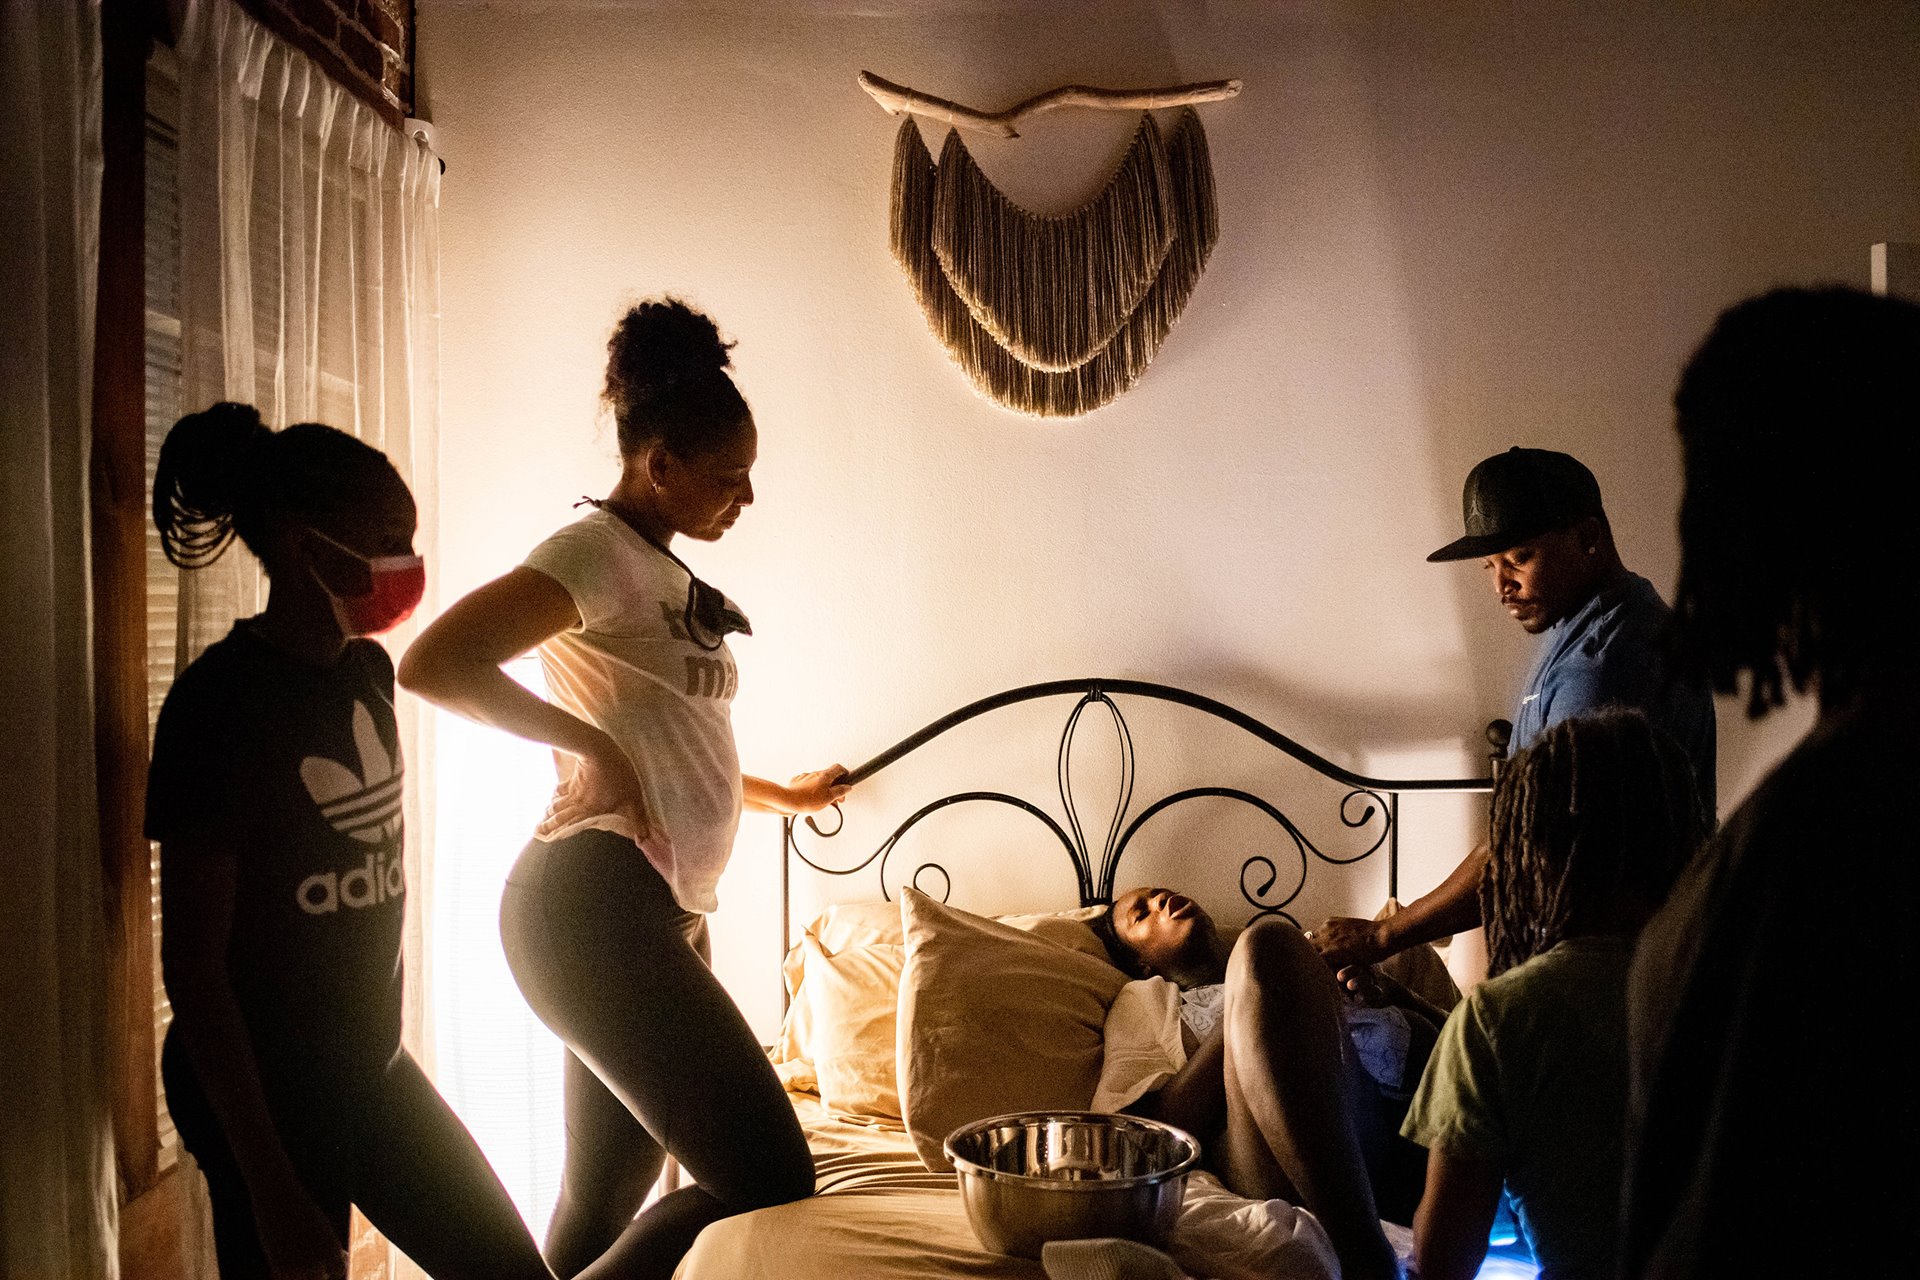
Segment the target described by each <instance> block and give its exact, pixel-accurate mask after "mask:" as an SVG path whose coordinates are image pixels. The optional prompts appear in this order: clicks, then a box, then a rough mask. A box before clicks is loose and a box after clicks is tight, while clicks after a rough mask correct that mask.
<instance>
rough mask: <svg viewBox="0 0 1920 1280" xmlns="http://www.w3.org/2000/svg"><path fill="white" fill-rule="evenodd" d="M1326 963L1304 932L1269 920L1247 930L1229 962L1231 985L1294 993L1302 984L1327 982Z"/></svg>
mask: <svg viewBox="0 0 1920 1280" xmlns="http://www.w3.org/2000/svg"><path fill="white" fill-rule="evenodd" d="M1327 978H1328V975H1327V966H1326V962H1325V961H1323V960H1322V959H1321V958H1320V953H1319V952H1317V951H1315V950H1314V949H1313V944H1312V943H1310V942H1308V941H1307V940H1306V938H1305V937H1304V936H1303V935H1302V934H1301V932H1300V930H1299V929H1298V928H1296V927H1295V926H1294V925H1292V924H1290V923H1288V922H1287V921H1285V920H1281V919H1277V918H1275V917H1273V916H1268V917H1267V918H1266V919H1264V920H1256V921H1255V922H1254V923H1253V924H1251V925H1249V926H1247V930H1246V932H1244V933H1242V934H1241V935H1240V937H1239V939H1238V941H1236V942H1235V943H1234V944H1233V954H1232V955H1231V956H1229V957H1228V959H1227V982H1228V984H1229V986H1231V987H1233V988H1237V989H1240V990H1243V991H1245V990H1251V989H1259V990H1264V991H1268V992H1285V991H1289V990H1293V989H1295V988H1296V987H1297V985H1298V984H1300V983H1313V982H1322V981H1326V980H1327Z"/></svg>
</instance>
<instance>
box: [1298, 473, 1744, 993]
mask: <svg viewBox="0 0 1920 1280" xmlns="http://www.w3.org/2000/svg"><path fill="white" fill-rule="evenodd" d="M1461 507H1462V509H1463V510H1464V513H1465V516H1466V535H1465V536H1464V537H1460V538H1456V539H1455V540H1454V541H1452V542H1449V543H1448V544H1447V545H1446V546H1444V547H1441V548H1440V549H1439V550H1438V551H1436V552H1434V553H1433V554H1432V555H1430V556H1428V557H1427V559H1428V560H1429V561H1444V560H1473V559H1479V560H1481V561H1482V562H1483V563H1484V565H1485V567H1486V571H1487V575H1488V577H1489V578H1490V579H1491V581H1492V583H1493V590H1494V594H1495V595H1497V596H1498V597H1499V599H1500V604H1501V605H1502V607H1504V608H1505V609H1506V611H1507V614H1508V616H1510V617H1511V618H1513V620H1514V621H1516V622H1518V623H1519V624H1520V626H1521V628H1522V629H1523V630H1524V631H1526V633H1527V634H1528V635H1536V636H1539V637H1541V641H1540V649H1539V654H1538V656H1537V657H1536V658H1535V659H1534V664H1533V671H1532V673H1531V674H1530V675H1529V676H1528V677H1527V684H1526V688H1525V691H1524V692H1523V693H1522V695H1521V698H1520V704H1519V706H1518V707H1517V708H1516V709H1515V711H1514V715H1513V737H1512V739H1511V740H1510V742H1509V743H1508V747H1507V750H1508V752H1509V753H1512V752H1515V751H1520V750H1523V749H1525V748H1526V747H1528V746H1531V745H1532V744H1533V742H1534V741H1535V739H1537V738H1539V736H1540V735H1541V734H1543V733H1545V732H1546V731H1547V729H1548V728H1550V727H1551V726H1553V725H1556V724H1559V723H1560V722H1561V721H1563V720H1571V719H1573V718H1574V717H1576V716H1580V715H1583V714H1585V713H1587V712H1591V711H1596V710H1598V709H1600V708H1601V707H1608V706H1627V707H1634V708H1637V709H1639V710H1640V711H1642V712H1644V713H1645V714H1646V716H1647V718H1648V719H1649V720H1651V721H1653V723H1654V724H1656V725H1658V726H1659V727H1660V728H1662V729H1664V730H1666V731H1667V732H1668V733H1670V734H1672V735H1673V737H1674V738H1675V739H1677V740H1678V741H1679V743H1680V746H1681V747H1682V748H1683V749H1684V750H1685V751H1686V753H1687V758H1688V760H1689V761H1691V762H1692V764H1693V772H1694V780H1695V784H1696V785H1697V786H1698V787H1699V788H1700V798H1701V802H1702V804H1703V805H1705V806H1706V808H1707V810H1708V811H1709V812H1711V811H1712V808H1713V800H1714V725H1713V699H1712V696H1711V694H1710V693H1709V692H1708V690H1707V687H1706V685H1705V684H1704V683H1703V682H1700V681H1683V680H1669V679H1668V678H1667V641H1666V633H1667V628H1668V626H1669V624H1670V621H1671V619H1672V616H1673V615H1672V612H1671V610H1669V609H1668V608H1667V606H1666V604H1665V602H1664V601H1662V600H1661V599H1660V594H1659V593H1658V592H1657V591H1655V590H1654V589H1653V584H1652V583H1650V582H1648V581H1647V580H1646V579H1645V578H1643V577H1641V576H1640V575H1639V574H1637V573H1633V572H1630V571H1629V570H1628V569H1627V567H1626V566H1625V565H1624V564H1622V563H1621V562H1620V553H1619V551H1618V550H1617V549H1616V548H1615V547H1614V544H1613V529H1612V527H1611V526H1610V525H1609V524H1608V523H1607V515H1606V512H1605V510H1604V509H1603V508H1602V507H1601V504H1600V485H1599V483H1598V482H1597V481H1596V480H1595V479H1594V478H1593V472H1591V471H1589V470H1587V468H1586V467H1585V466H1583V465H1582V464H1581V463H1580V462H1579V460H1578V459H1575V458H1573V457H1571V456H1569V455H1567V454H1564V453H1556V452H1554V451H1552V450H1550V449H1522V448H1517V447H1516V448H1512V449H1509V450H1507V451H1506V452H1505V453H1497V454H1495V455H1494V456H1493V457H1491V458H1488V459H1486V460H1485V461H1483V462H1481V463H1480V464H1479V465H1478V466H1476V467H1475V468H1474V469H1473V470H1472V471H1471V472H1469V473H1468V475H1467V483H1466V487H1465V489H1464V491H1463V492H1462V494H1461ZM1486 863H1487V851H1486V846H1485V845H1481V846H1479V847H1478V848H1476V849H1475V850H1474V851H1473V852H1472V853H1470V854H1468V855H1467V858H1466V860H1465V861H1463V862H1462V863H1461V864H1460V865H1459V866H1458V867H1457V868H1455V870H1454V872H1453V874H1451V875H1449V876H1448V877H1447V879H1446V880H1445V881H1444V882H1443V883H1442V884H1441V885H1440V887H1439V888H1437V889H1435V890H1434V891H1433V892H1432V893H1429V894H1428V895H1427V896H1426V897H1424V898H1421V899H1419V900H1418V901H1415V902H1413V903H1411V904H1409V905H1408V906H1407V907H1406V908H1405V909H1404V910H1402V911H1400V912H1398V913H1397V914H1395V915H1393V916H1391V917H1389V918H1388V919H1385V920H1377V921H1375V920H1355V919H1351V918H1336V919H1332V920H1328V921H1327V922H1326V923H1324V924H1322V925H1321V926H1320V927H1319V928H1318V929H1315V930H1312V931H1310V932H1309V933H1308V934H1307V937H1308V938H1309V939H1310V940H1311V941H1312V942H1313V944H1314V945H1315V946H1316V947H1318V948H1319V949H1320V953H1321V955H1323V956H1325V957H1326V959H1327V962H1328V963H1329V964H1331V965H1333V966H1334V967H1335V968H1336V969H1344V968H1345V967H1346V966H1348V965H1357V964H1371V963H1373V962H1375V961H1378V960H1383V959H1385V958H1386V957H1387V956H1390V955H1392V954H1394V953H1395V952H1398V951H1402V950H1404V949H1405V948H1407V947H1410V946H1412V945H1414V944H1415V943H1418V942H1432V941H1435V940H1437V939H1439V938H1443V937H1447V936H1449V935H1451V934H1454V933H1458V932H1460V931H1461V930H1463V929H1470V928H1472V927H1473V926H1475V925H1477V924H1478V923H1480V901H1479V887H1480V876H1481V872H1482V871H1483V870H1484V869H1485V867H1486Z"/></svg>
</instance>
